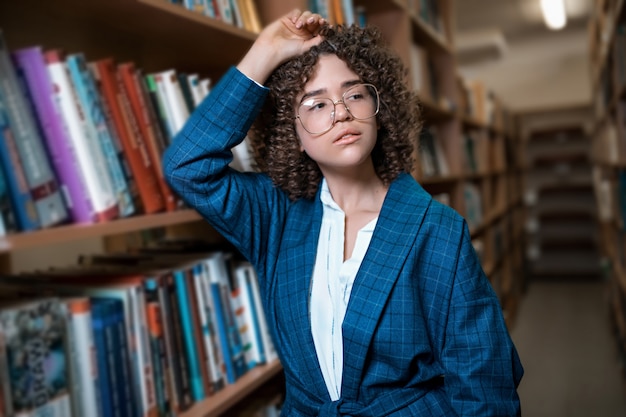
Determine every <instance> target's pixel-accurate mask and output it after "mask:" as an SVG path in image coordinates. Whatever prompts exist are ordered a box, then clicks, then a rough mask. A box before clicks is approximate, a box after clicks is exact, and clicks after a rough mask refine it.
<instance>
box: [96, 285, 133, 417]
mask: <svg viewBox="0 0 626 417" xmlns="http://www.w3.org/2000/svg"><path fill="white" fill-rule="evenodd" d="M90 299H91V303H92V309H93V305H94V304H95V305H96V306H98V305H101V306H102V307H103V313H104V314H105V315H106V318H105V323H106V325H105V327H104V329H103V333H104V339H105V345H106V354H107V364H108V366H109V369H108V371H109V374H108V375H109V392H110V397H111V399H112V402H113V409H114V413H113V416H115V417H134V416H135V401H133V398H132V394H131V388H130V386H131V374H130V369H129V364H128V359H129V358H128V355H127V353H126V352H128V346H127V341H126V328H125V323H124V304H123V302H122V301H121V300H119V299H116V298H106V297H91V298H90ZM92 314H93V313H92ZM98 370H100V368H99V367H98Z"/></svg>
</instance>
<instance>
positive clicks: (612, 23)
mask: <svg viewBox="0 0 626 417" xmlns="http://www.w3.org/2000/svg"><path fill="white" fill-rule="evenodd" d="M592 15H593V19H592V21H591V23H590V25H589V43H590V62H591V74H592V83H593V84H592V85H593V95H594V103H595V109H594V110H595V122H594V130H593V133H594V146H593V149H592V152H591V159H592V163H593V165H594V190H595V195H596V199H597V203H598V209H599V210H598V222H599V224H600V237H599V240H600V245H601V250H602V255H603V258H604V265H605V268H604V270H605V275H606V280H607V286H608V291H609V296H608V300H609V303H610V311H611V313H612V314H611V317H612V319H613V324H614V329H615V335H616V341H617V345H618V349H619V352H620V354H621V358H622V360H623V362H622V364H623V367H624V369H626V324H625V323H626V320H625V317H626V273H625V271H626V228H625V224H626V223H625V220H626V219H625V215H626V198H625V196H626V193H625V190H626V184H625V182H626V177H625V176H624V170H625V169H626V66H625V62H626V7H625V4H624V1H623V0H598V1H596V2H595V4H594V13H593V14H592ZM624 375H625V377H626V372H625V373H624Z"/></svg>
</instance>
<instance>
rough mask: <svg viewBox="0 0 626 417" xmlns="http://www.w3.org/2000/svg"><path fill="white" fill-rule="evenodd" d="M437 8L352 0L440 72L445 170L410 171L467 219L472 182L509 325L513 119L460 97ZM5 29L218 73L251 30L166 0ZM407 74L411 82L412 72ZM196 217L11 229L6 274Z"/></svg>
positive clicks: (514, 287)
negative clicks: (80, 244)
mask: <svg viewBox="0 0 626 417" xmlns="http://www.w3.org/2000/svg"><path fill="white" fill-rule="evenodd" d="M437 3H438V5H439V8H440V9H439V16H440V20H441V27H440V28H439V29H436V25H434V23H433V22H428V21H426V20H425V19H424V17H423V13H422V10H420V9H419V4H420V2H419V1H407V0H354V4H355V7H362V8H364V10H365V12H366V17H367V22H368V24H372V25H376V26H378V27H379V28H380V29H381V31H382V33H383V35H384V37H385V38H386V39H387V41H388V42H389V44H390V45H391V46H392V47H393V48H394V50H395V51H396V52H397V53H398V54H399V56H400V57H401V58H402V60H403V61H404V63H405V64H406V65H407V67H408V69H409V72H410V73H411V72H413V71H416V70H417V68H415V64H414V61H412V58H411V46H412V45H413V44H415V45H419V47H421V48H423V50H424V51H426V53H427V55H428V57H429V59H431V60H432V62H431V65H432V68H433V69H434V72H435V73H436V75H437V80H436V86H435V87H436V94H435V95H434V96H431V97H426V96H424V97H422V115H423V118H424V123H425V125H426V126H432V127H435V128H436V129H437V131H438V140H440V141H441V143H440V144H441V148H442V150H443V152H444V156H445V158H446V161H447V165H448V167H449V171H448V172H447V173H445V174H443V175H437V176H432V177H429V178H424V177H423V176H422V175H421V174H420V172H419V170H418V171H416V172H415V173H414V175H415V177H416V178H417V179H418V180H419V181H420V182H421V183H422V184H423V186H424V187H425V188H426V190H427V191H429V192H430V193H432V194H439V193H441V194H446V195H448V196H449V204H450V206H451V207H453V208H454V209H455V210H457V211H458V212H459V213H460V214H461V215H463V216H466V215H467V213H468V207H467V205H466V203H465V198H464V194H463V190H464V186H465V185H467V184H474V185H476V187H477V188H478V190H479V194H480V198H481V200H482V207H483V209H482V213H481V215H482V219H483V220H482V222H481V223H480V224H478V225H477V226H476V227H474V228H472V238H473V239H476V240H477V241H478V240H480V241H482V242H483V245H484V247H485V250H484V254H485V255H484V257H483V259H484V261H483V267H484V270H485V271H486V273H487V275H488V276H489V278H490V280H491V281H492V283H493V285H494V288H496V290H497V292H498V295H499V297H500V300H501V302H502V306H503V308H504V310H505V316H506V317H507V322H508V323H511V317H513V316H514V314H515V307H516V305H517V300H518V298H519V297H520V290H519V287H520V285H519V282H520V281H521V279H522V277H521V272H520V271H521V270H522V268H521V263H522V261H521V259H522V253H523V239H522V238H523V233H521V230H522V228H523V221H524V212H523V207H522V204H521V202H522V199H521V193H522V191H521V190H522V185H523V184H522V181H521V179H520V173H521V171H520V165H521V162H520V156H519V152H517V151H516V149H517V147H518V146H519V141H518V139H517V135H516V126H515V120H514V117H513V116H512V115H510V114H509V113H508V112H507V111H506V109H504V108H503V107H502V106H501V105H500V104H499V103H497V101H496V102H494V103H492V104H490V109H491V110H489V111H488V113H484V114H483V117H482V118H481V117H478V116H477V115H476V114H475V113H473V112H472V111H470V110H471V109H470V108H469V107H468V106H467V103H465V104H464V100H463V97H465V96H466V92H464V91H462V88H461V87H460V83H459V76H458V71H457V66H456V60H455V56H454V52H453V51H454V37H453V29H454V28H453V23H454V22H453V18H452V15H453V13H452V11H453V7H454V0H441V1H439V2H437ZM256 5H257V7H258V9H259V14H260V17H261V20H262V22H263V23H268V22H270V21H273V20H274V19H275V18H277V17H279V16H281V15H283V14H284V13H286V12H288V11H289V10H291V9H293V8H296V7H297V8H300V9H306V8H307V1H305V0H281V1H279V0H272V1H256ZM0 28H2V30H3V32H4V35H5V38H6V41H7V43H8V45H9V48H10V49H17V48H21V47H26V46H31V45H41V46H42V47H43V48H62V49H64V50H65V51H68V52H83V53H84V54H85V56H86V58H87V59H88V60H95V59H100V58H104V57H113V58H115V60H116V61H118V62H123V61H126V60H130V61H133V62H135V63H136V65H137V67H139V68H142V69H143V70H144V71H145V72H151V71H158V70H165V69H169V68H176V69H177V70H180V71H186V72H190V73H191V72H196V73H199V74H200V75H201V76H207V77H210V78H212V79H213V80H218V79H219V77H220V76H221V75H222V74H224V73H225V71H226V70H227V69H228V68H229V67H230V66H231V65H234V64H236V63H237V62H238V61H239V60H240V59H241V57H242V56H243V55H244V54H245V52H246V51H247V49H248V48H249V47H250V46H251V45H252V43H253V41H254V39H255V37H256V35H255V34H254V33H251V32H248V31H246V30H243V29H239V28H237V27H235V26H233V25H230V24H226V23H223V22H221V21H219V20H216V19H211V18H209V17H206V16H202V15H200V14H198V13H195V12H192V11H189V10H185V9H184V8H183V7H182V6H180V5H177V4H172V3H170V2H168V1H166V0H90V1H80V0H59V1H55V2H38V1H36V0H22V1H7V2H0ZM408 78H409V79H408V80H407V81H408V82H411V75H409V76H408ZM414 87H415V86H414ZM485 97H487V96H486V95H485ZM485 97H479V98H476V97H474V98H473V100H474V102H476V100H484V98H485ZM489 98H490V99H493V97H492V96H489ZM483 105H484V103H483ZM470 130H473V131H476V132H478V133H479V135H481V137H482V140H483V141H484V143H483V145H482V146H480V147H479V149H478V150H477V152H480V158H481V159H482V160H483V161H484V163H483V166H482V168H481V169H480V170H479V171H476V172H473V171H471V170H470V169H468V167H467V165H466V163H465V162H464V160H465V158H466V155H465V153H464V152H465V151H464V142H463V137H464V134H465V133H467V132H468V131H470ZM511 149H514V150H511ZM507 155H508V156H507ZM510 155H513V156H512V157H511V156H510ZM198 221H201V219H200V217H199V215H198V214H197V213H195V212H194V211H193V210H187V209H183V210H179V211H175V212H169V213H159V214H154V215H148V216H143V215H138V216H133V217H131V218H127V219H120V220H114V221H110V222H108V223H103V224H95V225H66V226H58V227H55V228H51V229H46V230H41V231H36V232H31V233H23V234H15V235H10V236H7V237H4V238H0V268H2V272H10V268H11V262H10V259H11V255H12V253H14V252H15V251H29V250H33V251H35V250H41V249H42V248H43V249H45V248H46V247H50V246H53V245H61V244H65V243H68V242H72V241H81V240H83V239H107V238H109V237H112V236H125V235H131V234H136V233H141V232H143V231H145V230H150V229H163V228H169V227H179V226H180V227H184V226H188V225H192V226H191V227H190V228H191V229H193V225H194V224H195V223H196V222H198ZM106 246H107V245H105V247H106ZM280 372H281V367H280V364H279V363H272V364H270V365H266V366H261V367H258V368H256V369H253V370H251V371H249V372H248V373H247V374H246V375H245V376H244V377H243V378H241V380H239V381H238V382H237V383H235V384H234V385H232V386H228V387H226V388H225V389H223V390H220V391H219V392H217V393H216V394H215V395H212V396H210V397H208V398H206V399H205V400H203V401H201V402H198V403H196V404H194V406H193V407H192V408H191V409H189V410H188V411H186V412H183V413H181V414H180V416H179V417H200V416H219V415H228V414H229V410H230V409H231V408H232V407H234V406H236V405H237V404H240V403H241V402H244V401H245V400H246V398H248V396H249V395H254V392H255V391H256V390H257V389H258V388H259V387H261V386H263V385H264V384H267V383H268V381H270V380H272V378H273V377H274V376H275V375H277V374H279V373H280ZM278 389H280V388H278Z"/></svg>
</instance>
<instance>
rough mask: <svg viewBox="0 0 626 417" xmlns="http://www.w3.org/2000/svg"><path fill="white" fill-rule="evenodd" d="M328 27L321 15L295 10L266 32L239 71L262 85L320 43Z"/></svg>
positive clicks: (251, 49)
mask: <svg viewBox="0 0 626 417" xmlns="http://www.w3.org/2000/svg"><path fill="white" fill-rule="evenodd" d="M326 24H327V23H326V20H325V19H324V18H323V17H322V16H320V15H319V14H315V13H311V12H309V11H304V12H301V11H300V10H297V9H296V10H293V11H291V12H289V13H288V14H286V15H285V16H283V17H281V18H280V19H278V20H276V21H274V22H272V23H271V24H269V25H268V26H266V27H265V28H264V29H263V31H262V32H261V33H260V34H259V36H258V38H257V40H256V41H255V42H254V44H253V45H252V47H251V48H250V50H249V51H248V53H247V54H246V55H245V56H244V58H243V59H242V60H241V62H240V63H239V65H238V66H237V68H239V70H240V71H241V72H243V73H244V74H246V75H247V76H248V77H250V78H252V79H253V80H255V81H256V82H258V83H260V84H262V83H264V82H265V80H266V79H267V77H269V75H270V74H271V72H272V71H273V70H274V69H275V68H276V67H277V66H278V65H280V64H281V63H283V62H284V61H286V60H288V59H289V58H291V57H294V56H296V55H299V54H301V53H303V52H306V51H307V50H309V48H311V47H312V46H314V45H317V44H318V43H320V42H321V41H322V38H321V37H320V36H318V34H319V31H320V30H321V28H322V27H323V26H325V25H326Z"/></svg>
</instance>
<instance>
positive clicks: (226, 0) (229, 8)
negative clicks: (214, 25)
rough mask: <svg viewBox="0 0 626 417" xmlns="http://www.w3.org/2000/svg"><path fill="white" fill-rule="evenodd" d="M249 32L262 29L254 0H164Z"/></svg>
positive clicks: (256, 31) (257, 31)
mask: <svg viewBox="0 0 626 417" xmlns="http://www.w3.org/2000/svg"><path fill="white" fill-rule="evenodd" d="M165 1H169V2H170V3H174V4H180V5H181V6H182V7H184V8H186V9H187V10H191V11H194V12H196V13H200V14H202V15H204V16H207V17H209V18H211V19H217V20H220V21H222V22H225V23H228V24H231V25H235V26H237V27H239V28H241V29H245V30H249V31H250V32H254V33H259V32H261V29H263V25H262V24H261V19H260V17H259V12H258V10H257V7H256V4H255V2H254V0H165Z"/></svg>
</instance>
